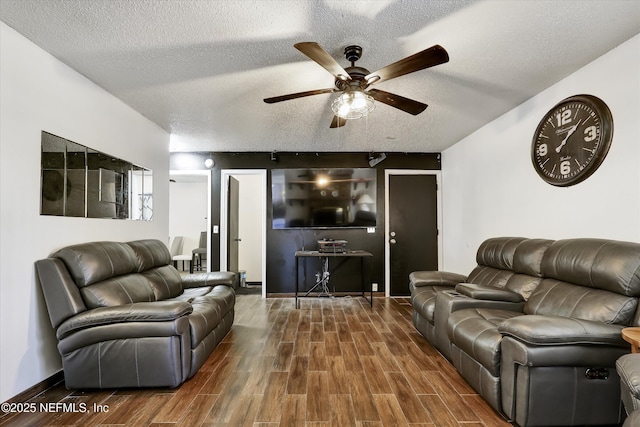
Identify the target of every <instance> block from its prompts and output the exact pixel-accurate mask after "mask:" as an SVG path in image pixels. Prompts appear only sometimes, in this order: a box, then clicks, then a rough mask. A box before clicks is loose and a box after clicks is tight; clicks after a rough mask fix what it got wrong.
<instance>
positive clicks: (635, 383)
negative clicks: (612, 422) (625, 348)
mask: <svg viewBox="0 0 640 427" xmlns="http://www.w3.org/2000/svg"><path fill="white" fill-rule="evenodd" d="M616 371H617V372H618V376H620V393H621V396H622V403H624V409H625V411H626V413H627V419H626V420H625V422H624V425H623V427H638V426H640V354H625V355H624V356H622V357H621V358H620V359H618V360H617V361H616Z"/></svg>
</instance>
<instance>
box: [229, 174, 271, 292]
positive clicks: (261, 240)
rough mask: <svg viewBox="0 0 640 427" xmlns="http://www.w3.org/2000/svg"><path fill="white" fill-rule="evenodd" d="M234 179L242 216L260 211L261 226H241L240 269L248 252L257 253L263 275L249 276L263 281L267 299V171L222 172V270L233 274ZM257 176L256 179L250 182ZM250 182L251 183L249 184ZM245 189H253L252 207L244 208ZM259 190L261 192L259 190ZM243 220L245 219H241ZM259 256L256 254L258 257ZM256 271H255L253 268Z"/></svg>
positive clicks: (249, 278)
mask: <svg viewBox="0 0 640 427" xmlns="http://www.w3.org/2000/svg"><path fill="white" fill-rule="evenodd" d="M231 177H233V178H234V179H236V180H237V181H238V182H239V183H240V185H239V211H240V213H239V215H242V214H243V213H245V212H244V211H247V210H248V209H251V210H253V211H257V212H258V216H257V217H258V222H259V225H260V226H259V227H258V228H257V229H256V228H254V227H249V228H248V229H245V228H244V226H243V225H242V221H241V222H240V224H239V231H238V236H239V238H240V239H241V241H240V245H239V252H238V257H239V258H238V259H239V261H238V262H239V264H238V268H239V269H240V270H244V268H243V264H242V262H243V261H242V259H243V252H244V249H245V248H246V249H250V250H254V251H255V250H257V251H258V252H255V253H254V255H251V256H253V257H254V258H255V257H256V256H257V257H259V260H260V264H259V267H258V269H259V275H258V276H257V277H256V276H252V277H248V278H247V280H248V281H256V282H257V281H259V282H261V283H262V296H263V297H266V295H267V294H266V289H267V283H266V279H267V270H266V258H267V244H266V242H267V235H266V222H267V171H266V170H264V169H223V170H222V171H221V182H220V185H221V188H220V233H221V234H220V270H222V271H229V270H230V268H229V259H228V257H229V255H228V252H229V242H228V241H229V232H230V231H229V206H228V205H229V194H228V192H229V180H230V179H231ZM251 177H253V178H254V179H250V178H251ZM247 180H249V181H248V182H247ZM243 188H245V189H247V188H249V189H250V190H251V191H249V192H248V194H249V196H248V197H250V198H252V200H251V203H252V206H253V207H252V208H247V207H244V206H245V204H244V202H243V198H244V197H245V194H246V193H245V191H243ZM256 188H257V189H258V191H255V190H256ZM254 213H255V212H254ZM239 218H240V219H241V220H242V218H241V217H240V216H239ZM256 253H257V254H259V255H255V254H256ZM250 270H251V271H254V272H255V269H253V268H250Z"/></svg>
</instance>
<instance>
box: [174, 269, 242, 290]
mask: <svg viewBox="0 0 640 427" xmlns="http://www.w3.org/2000/svg"><path fill="white" fill-rule="evenodd" d="M218 285H226V286H230V287H232V288H233V289H236V288H237V287H238V276H237V274H235V273H231V272H229V271H212V272H209V273H195V274H188V275H185V276H183V277H182V287H183V288H185V289H187V288H201V287H205V286H212V287H213V286H218Z"/></svg>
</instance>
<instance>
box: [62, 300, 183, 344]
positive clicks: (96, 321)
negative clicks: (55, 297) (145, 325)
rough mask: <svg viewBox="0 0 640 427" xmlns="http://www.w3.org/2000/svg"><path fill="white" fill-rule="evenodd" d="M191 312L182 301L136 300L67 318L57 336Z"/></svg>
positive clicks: (169, 317) (175, 317) (163, 320)
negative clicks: (136, 301)
mask: <svg viewBox="0 0 640 427" xmlns="http://www.w3.org/2000/svg"><path fill="white" fill-rule="evenodd" d="M192 312H193V307H192V306H191V304H189V303H187V302H184V301H155V302H138V303H133V304H125V305H118V306H113V307H99V308H96V309H93V310H88V311H85V312H82V313H80V314H78V315H76V316H73V317H71V318H69V319H67V320H66V321H65V322H63V323H62V324H61V325H60V327H59V328H58V330H57V336H58V339H62V338H64V337H66V336H68V335H70V334H72V333H74V332H77V331H79V330H83V329H88V328H92V327H95V326H104V325H111V324H116V323H128V322H166V321H172V320H175V319H178V318H180V317H182V316H186V315H188V314H191V313H192Z"/></svg>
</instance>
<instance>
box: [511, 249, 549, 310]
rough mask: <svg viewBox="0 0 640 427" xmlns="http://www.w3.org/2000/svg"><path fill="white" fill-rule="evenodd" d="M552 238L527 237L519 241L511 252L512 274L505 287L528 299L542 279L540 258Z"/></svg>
mask: <svg viewBox="0 0 640 427" xmlns="http://www.w3.org/2000/svg"><path fill="white" fill-rule="evenodd" d="M552 243H553V240H546V239H527V240H523V241H522V242H520V244H519V245H518V246H517V247H516V250H515V252H514V254H513V272H514V273H515V274H513V276H511V277H509V279H508V280H507V283H506V284H505V286H504V287H505V289H508V290H510V291H512V292H516V293H518V294H520V295H522V298H524V300H525V301H526V300H528V299H529V297H530V296H531V293H532V292H533V290H534V289H535V288H536V287H537V286H538V285H539V284H540V282H541V281H542V259H543V257H544V254H545V252H546V251H547V248H549V246H551V244H552Z"/></svg>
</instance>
